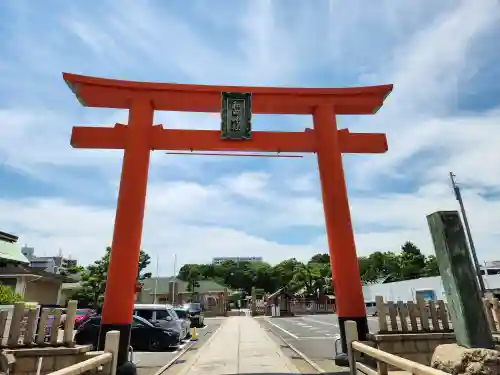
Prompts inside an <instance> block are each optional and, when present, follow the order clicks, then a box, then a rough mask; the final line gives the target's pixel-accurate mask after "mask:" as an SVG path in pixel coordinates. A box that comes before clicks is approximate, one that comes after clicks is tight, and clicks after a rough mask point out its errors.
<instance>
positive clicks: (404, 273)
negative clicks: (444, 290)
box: [399, 241, 425, 280]
mask: <svg viewBox="0 0 500 375" xmlns="http://www.w3.org/2000/svg"><path fill="white" fill-rule="evenodd" d="M399 263H400V269H401V280H410V279H417V278H419V277H421V276H422V271H423V270H424V268H425V255H424V254H422V252H421V251H420V249H419V248H418V247H417V246H416V245H415V244H413V243H412V242H410V241H407V242H405V244H404V245H403V246H401V254H400V255H399Z"/></svg>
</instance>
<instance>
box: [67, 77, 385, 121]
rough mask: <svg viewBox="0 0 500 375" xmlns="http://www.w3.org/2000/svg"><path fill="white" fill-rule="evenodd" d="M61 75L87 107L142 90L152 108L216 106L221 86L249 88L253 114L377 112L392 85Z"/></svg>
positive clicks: (120, 103)
mask: <svg viewBox="0 0 500 375" xmlns="http://www.w3.org/2000/svg"><path fill="white" fill-rule="evenodd" d="M63 78H64V80H65V81H66V83H67V85H68V86H69V87H70V88H71V90H72V91H73V93H74V94H75V95H76V96H77V98H78V100H79V101H80V103H81V104H82V105H84V106H87V107H101V108H122V109H128V108H130V105H131V99H132V98H133V97H138V96H141V97H147V98H148V99H150V100H151V101H152V103H153V107H154V109H156V110H160V111H184V112H220V110H221V92H250V93H252V112H253V113H256V114H295V115H305V114H312V113H313V111H314V109H315V108H316V107H317V106H318V105H331V106H333V107H334V110H335V114H337V115H368V114H374V113H376V112H377V110H378V109H379V108H380V107H381V106H382V104H383V103H384V100H385V98H386V97H387V96H388V95H389V94H390V93H391V91H392V85H382V86H367V87H353V88H289V87H245V86H209V85H186V84H175V83H151V82H133V81H122V80H116V79H107V78H97V77H88V76H82V75H77V74H70V73H63Z"/></svg>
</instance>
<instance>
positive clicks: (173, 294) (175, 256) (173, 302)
mask: <svg viewBox="0 0 500 375" xmlns="http://www.w3.org/2000/svg"><path fill="white" fill-rule="evenodd" d="M176 283H177V254H174V283H173V284H172V305H176V303H177V298H175V284H176Z"/></svg>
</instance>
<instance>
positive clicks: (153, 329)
mask: <svg viewBox="0 0 500 375" xmlns="http://www.w3.org/2000/svg"><path fill="white" fill-rule="evenodd" d="M100 325H101V317H100V316H98V315H95V316H92V317H90V318H89V319H87V320H86V321H85V322H83V323H82V324H81V325H80V327H79V328H78V330H77V331H76V334H75V341H76V343H77V344H78V345H89V344H91V345H92V346H93V347H94V348H96V347H97V340H98V337H99V330H100ZM179 342H180V341H179V333H178V332H176V331H172V330H169V329H163V328H161V327H158V326H156V325H154V324H152V323H150V322H148V321H147V320H146V319H143V318H141V317H139V316H134V317H133V318H132V330H131V333H130V346H132V348H134V350H147V351H159V350H164V349H167V348H169V347H172V346H177V345H179Z"/></svg>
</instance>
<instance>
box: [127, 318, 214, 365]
mask: <svg viewBox="0 0 500 375" xmlns="http://www.w3.org/2000/svg"><path fill="white" fill-rule="evenodd" d="M222 320H223V318H220V319H219V318H205V327H204V328H197V332H198V342H197V346H199V345H203V344H204V342H205V341H206V339H207V338H208V337H210V335H211V334H212V333H213V332H215V330H217V328H219V326H220V325H221V323H222ZM186 345H189V342H185V343H183V344H182V345H181V346H180V347H178V348H175V349H174V348H172V349H170V350H168V351H163V352H134V363H135V364H136V366H137V368H138V372H139V374H153V373H154V372H155V371H156V370H158V369H159V368H161V367H162V366H164V365H165V364H167V363H168V362H170V361H171V360H172V359H173V358H174V357H175V356H176V355H178V354H179V352H180V351H182V350H183V349H184V347H185V346H186Z"/></svg>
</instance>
